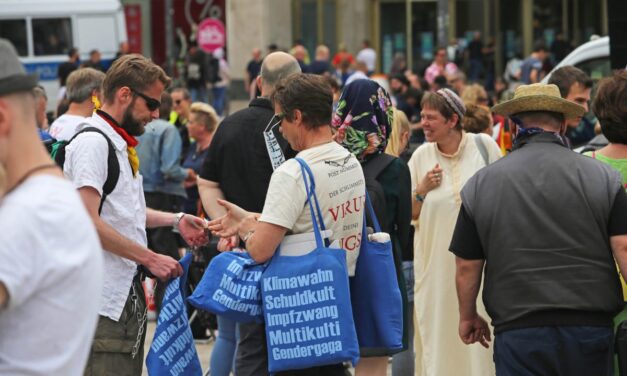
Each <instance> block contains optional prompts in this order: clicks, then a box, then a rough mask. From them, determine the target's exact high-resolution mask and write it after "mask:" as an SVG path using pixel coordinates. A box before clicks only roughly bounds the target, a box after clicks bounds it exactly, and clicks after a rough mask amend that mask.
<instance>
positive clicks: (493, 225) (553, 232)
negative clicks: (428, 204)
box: [450, 84, 627, 376]
mask: <svg viewBox="0 0 627 376" xmlns="http://www.w3.org/2000/svg"><path fill="white" fill-rule="evenodd" d="M493 111H494V112H496V113H498V114H501V115H504V116H509V117H510V118H511V119H512V120H513V121H514V122H515V123H516V124H517V126H516V127H515V128H516V129H515V130H514V132H515V135H516V138H515V141H514V146H513V150H512V153H511V154H509V155H508V156H507V157H506V158H503V159H501V160H499V161H497V162H496V163H494V164H492V165H490V166H488V167H486V168H484V169H482V170H480V171H479V172H477V174H476V175H475V176H473V177H472V178H471V179H470V180H469V181H468V183H467V184H466V186H465V187H464V189H463V190H462V202H463V204H462V208H461V210H460V213H459V217H458V219H457V225H456V228H455V232H454V234H453V239H452V242H451V246H450V250H451V252H453V253H454V254H455V255H456V264H457V272H456V283H457V294H458V299H459V310H460V323H459V335H460V337H461V339H462V341H463V342H464V343H466V344H469V345H470V344H473V343H475V342H479V343H481V344H482V345H484V346H488V342H489V341H490V331H489V328H488V325H487V323H486V321H485V320H484V318H482V317H481V316H479V315H478V314H477V311H476V309H475V302H476V299H477V294H478V291H479V286H480V285H481V277H482V274H483V270H484V266H485V277H484V278H485V279H484V286H483V301H484V303H485V307H486V310H487V312H488V314H489V315H490V318H491V319H492V324H493V326H494V333H495V344H494V346H495V348H494V361H495V363H496V371H497V374H498V375H512V374H516V375H532V374H533V375H548V374H551V375H575V376H576V375H609V374H611V372H612V371H611V370H612V354H613V343H614V335H613V330H612V317H613V316H614V315H615V314H616V313H617V312H619V311H620V309H621V308H622V304H623V302H622V295H621V287H620V282H619V279H618V273H617V272H616V266H615V264H614V259H616V261H617V262H618V265H619V267H620V270H621V272H627V195H626V194H625V190H624V189H623V187H622V184H621V182H622V180H621V177H620V175H619V173H618V172H617V171H615V170H613V169H612V168H609V167H607V166H606V165H604V164H602V163H599V162H597V161H595V160H593V159H592V158H586V157H584V156H581V155H579V154H577V153H574V152H572V151H570V150H569V149H568V148H567V147H566V146H565V144H564V142H563V137H562V135H563V133H564V131H565V129H566V122H565V120H566V119H570V118H574V117H577V116H581V115H582V114H583V112H584V109H583V107H581V106H579V105H577V104H575V103H572V102H569V101H567V100H565V99H562V98H561V97H560V93H559V90H558V88H557V86H555V85H543V84H533V85H524V86H520V87H518V88H517V89H516V92H515V95H514V98H513V99H512V100H510V101H507V102H504V103H501V104H499V105H497V106H495V107H494V108H493ZM504 207H507V210H504ZM612 255H613V256H614V259H613V258H612Z"/></svg>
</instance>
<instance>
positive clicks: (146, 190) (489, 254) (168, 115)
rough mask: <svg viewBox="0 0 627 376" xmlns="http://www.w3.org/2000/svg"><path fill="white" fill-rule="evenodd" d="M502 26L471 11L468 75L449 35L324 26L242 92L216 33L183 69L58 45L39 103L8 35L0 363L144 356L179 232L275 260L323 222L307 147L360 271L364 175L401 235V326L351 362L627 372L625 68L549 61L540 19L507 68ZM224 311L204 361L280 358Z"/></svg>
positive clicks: (437, 370)
mask: <svg viewBox="0 0 627 376" xmlns="http://www.w3.org/2000/svg"><path fill="white" fill-rule="evenodd" d="M274 47H276V46H274ZM490 48H491V47H490V43H488V44H487V47H486V46H484V45H483V42H482V39H481V35H480V34H475V35H474V38H473V41H472V42H471V43H470V44H469V46H468V58H469V60H468V75H466V74H465V73H464V72H463V69H462V68H461V67H460V66H458V64H455V63H454V62H452V61H450V60H449V52H450V51H448V49H447V48H446V47H443V48H438V49H436V51H435V52H434V60H433V62H432V63H431V64H430V65H429V66H427V67H425V69H424V70H423V71H414V70H412V69H407V67H406V66H402V63H399V64H397V65H394V68H395V70H396V71H395V72H391V73H390V74H389V75H388V76H387V79H386V80H381V79H379V78H376V77H374V73H375V71H376V67H377V64H376V57H377V54H376V52H375V51H374V50H373V49H372V48H371V47H370V44H369V43H368V41H364V43H363V46H362V49H361V50H360V51H359V52H358V53H357V54H356V56H353V55H352V54H351V53H350V52H348V50H347V49H346V47H345V46H340V48H339V49H338V53H337V54H336V55H335V56H334V57H333V58H331V56H330V53H329V48H328V47H327V46H324V45H321V46H318V47H317V48H316V51H315V57H314V59H311V58H310V57H309V53H308V51H307V49H306V48H305V47H304V46H303V45H302V44H301V43H297V44H295V45H294V47H293V48H292V49H291V50H290V51H289V52H283V51H273V52H270V53H268V54H267V55H266V56H262V53H261V51H260V50H259V49H255V50H253V52H252V60H251V61H250V62H249V64H248V65H247V70H246V78H245V88H246V90H247V91H248V92H249V93H250V95H251V101H250V103H249V105H248V107H247V108H244V109H242V110H239V111H236V112H234V113H232V114H229V115H228V116H224V115H225V108H226V103H225V95H226V94H225V91H226V87H227V86H228V82H229V73H228V64H227V63H226V60H225V59H224V56H223V51H221V52H220V51H218V52H217V53H216V54H214V56H213V58H207V57H206V55H204V53H202V52H201V51H200V50H199V49H198V48H197V47H196V46H195V45H191V47H190V51H189V59H188V61H187V64H186V65H187V69H186V72H187V73H186V76H185V80H184V81H182V83H183V85H171V82H172V80H171V78H170V77H169V76H168V75H167V74H166V73H165V71H164V70H163V69H162V68H160V67H159V66H157V65H155V64H154V63H153V62H151V61H150V60H149V59H147V58H145V57H143V56H141V55H138V54H128V53H121V54H120V56H119V57H118V58H116V60H115V61H114V62H113V63H112V65H111V67H109V68H108V70H106V73H105V72H103V71H102V70H101V69H98V67H97V66H95V65H89V66H84V67H80V68H78V67H75V69H70V68H69V67H68V66H65V67H64V66H62V67H63V68H62V69H61V68H60V72H59V73H60V75H61V73H63V75H64V79H63V81H62V84H63V85H62V87H63V89H62V91H63V94H62V98H63V102H64V103H65V106H64V107H62V108H61V109H60V110H59V111H58V112H57V114H56V119H55V120H54V121H53V122H51V124H50V126H49V127H48V125H47V123H46V120H45V116H44V117H42V116H41V114H42V113H44V114H45V102H46V100H47V96H46V93H45V91H43V89H42V88H41V87H38V86H37V79H36V77H33V76H31V75H27V74H26V73H25V72H24V68H23V67H22V65H21V64H20V62H19V61H18V58H17V55H16V53H15V49H14V48H13V46H12V45H11V44H10V43H9V42H7V41H4V40H0V226H2V227H3V228H5V229H6V231H3V232H2V235H0V240H2V244H3V245H2V246H0V260H2V262H0V333H2V334H1V335H0V374H42V375H43V374H64V375H79V374H86V375H103V374H129V375H140V374H141V372H142V365H143V361H144V356H143V350H144V341H145V334H146V333H145V330H146V320H147V310H146V300H145V295H144V289H143V286H142V280H143V279H144V278H145V277H146V276H149V277H151V278H156V279H157V280H158V282H157V287H156V291H155V300H156V304H157V307H158V309H159V308H160V302H161V299H162V298H163V294H164V288H165V286H166V283H167V281H168V280H170V279H172V278H174V277H177V276H179V275H181V274H182V269H181V266H180V265H179V263H178V262H177V260H178V259H180V258H181V257H182V256H183V255H184V254H185V252H192V253H194V256H195V260H196V261H197V263H198V264H200V266H198V268H199V270H200V275H202V271H203V270H204V269H203V268H204V267H205V266H206V265H207V263H208V262H209V260H210V259H211V257H212V255H214V254H215V252H218V251H221V252H227V251H230V250H232V249H235V248H244V249H246V250H247V251H248V253H249V254H250V256H251V257H252V258H253V259H254V260H255V261H256V262H259V263H263V262H266V261H268V260H271V259H272V257H273V255H274V254H275V252H276V250H277V247H278V246H279V244H281V242H282V240H283V239H284V238H285V236H287V235H297V234H307V233H311V232H312V231H313V228H314V223H313V222H312V217H311V215H310V211H309V207H308V205H307V201H308V200H309V197H310V196H309V195H308V194H307V191H306V188H305V186H304V185H303V172H302V170H301V165H300V164H299V163H298V162H297V161H296V160H295V159H294V158H295V157H298V158H300V159H301V160H302V161H304V162H305V163H306V164H307V165H308V166H309V168H310V170H311V173H312V176H313V180H314V181H315V194H316V196H317V198H318V201H319V204H320V209H321V214H320V220H321V221H322V222H324V225H325V228H327V229H330V230H332V232H331V235H330V238H329V241H331V242H333V241H338V242H339V245H340V247H341V248H343V249H344V250H345V251H346V265H347V268H346V273H347V275H348V276H349V277H353V276H354V275H355V266H356V263H357V260H358V259H359V249H360V247H359V243H358V242H355V241H354V239H360V238H361V236H362V234H361V231H362V226H363V225H364V223H363V221H364V215H363V211H362V209H363V208H364V201H365V197H366V193H368V194H369V196H370V197H371V199H372V202H373V205H374V211H375V213H376V217H377V218H378V220H379V222H380V223H381V227H382V230H383V231H384V232H386V233H388V234H389V235H390V240H391V243H392V253H393V258H394V267H395V270H396V278H395V281H394V283H397V284H398V287H399V290H400V292H401V296H402V306H403V307H402V308H403V313H404V314H403V317H402V324H403V325H402V327H403V331H402V334H403V341H402V342H403V344H402V349H400V350H399V349H387V348H381V349H374V350H373V349H371V348H368V349H366V348H363V349H361V354H360V357H361V358H360V360H359V362H358V363H357V364H356V366H355V371H354V372H355V375H357V376H369V375H373V376H383V375H386V374H387V369H388V362H389V359H390V358H391V359H392V374H393V375H395V376H404V375H489V374H495V373H496V374H498V375H511V374H557V375H590V374H604V375H606V374H607V375H609V374H612V372H614V367H615V366H614V355H613V354H614V348H615V347H617V348H619V350H620V349H623V350H627V343H622V342H620V341H617V342H616V343H615V341H614V338H615V337H620V336H615V332H614V325H616V326H618V327H619V330H620V325H619V324H620V323H621V322H622V320H623V319H626V318H627V309H625V307H626V306H627V305H626V304H625V302H627V298H624V297H623V292H624V291H627V289H626V288H625V287H627V286H625V284H624V280H623V281H622V283H623V286H622V287H623V288H622V289H621V279H620V275H619V273H618V272H617V266H618V270H619V271H620V273H621V274H622V273H623V272H627V194H626V193H625V189H626V188H627V146H626V145H627V131H626V130H627V126H626V124H627V107H625V106H626V103H627V94H626V93H627V72H626V71H617V72H615V73H614V75H613V76H611V77H607V78H604V79H603V80H601V82H600V83H599V84H598V85H597V92H596V96H595V98H594V101H593V104H592V106H591V108H590V107H589V106H588V103H589V102H590V97H591V89H592V87H593V86H594V83H593V81H592V80H591V79H590V78H589V77H588V76H587V75H586V74H585V73H584V72H583V71H581V70H579V69H577V68H575V67H572V66H566V67H562V68H560V69H558V70H556V71H554V72H553V73H552V74H551V77H550V78H549V82H548V84H540V83H538V81H539V80H541V79H542V77H543V75H544V69H545V68H544V67H543V62H544V61H545V60H546V59H548V58H549V54H548V52H549V51H547V48H546V47H545V46H544V45H543V44H542V43H538V44H537V45H536V46H535V47H534V51H533V53H532V54H531V55H530V56H529V58H527V59H525V60H524V61H522V62H521V64H520V66H519V67H518V68H517V69H514V68H512V67H508V70H509V71H508V72H513V73H511V75H510V77H509V78H508V80H509V82H508V83H509V85H506V84H505V82H504V81H503V80H502V79H501V78H499V77H494V76H490V73H489V71H490V69H493V68H492V66H491V65H490V64H488V63H486V60H485V56H486V54H488V55H489V54H490V53H492V54H493V51H492V52H491V51H490ZM75 52H76V51H74V53H75ZM73 56H74V55H70V62H72V61H73V60H72V59H75V57H73ZM95 57H97V56H95ZM74 62H75V61H74ZM204 64H208V65H207V66H205V65H204ZM195 65H196V66H195ZM211 65H213V66H214V68H215V69H209V67H210V66H211ZM66 71H67V72H66ZM209 72H213V73H211V74H213V75H214V77H213V78H209V77H208V76H207V75H208V74H209ZM480 78H483V79H484V80H485V81H483V82H480ZM514 79H515V80H516V82H513V81H514ZM207 82H210V83H211V85H210V86H207ZM491 82H492V83H491ZM170 86H172V87H170ZM207 88H210V89H211V90H212V91H213V94H212V96H213V102H212V103H213V105H210V104H208V101H209V99H208V95H207ZM223 89H224V90H223ZM388 89H389V90H388ZM593 137H594V138H595V140H593V141H594V142H590V140H591V139H592V138H593ZM599 138H601V140H600V141H599ZM42 141H43V142H42ZM59 141H63V143H59ZM589 142H590V144H588V143H589ZM587 144H588V145H587ZM580 145H587V147H586V150H587V152H586V153H585V154H586V155H582V154H580V153H577V152H574V151H573V150H571V149H572V148H573V147H575V146H580ZM46 147H48V148H49V149H50V150H49V151H51V152H53V155H54V162H53V160H51V158H50V156H49V154H48V152H47V150H46ZM55 148H57V149H55ZM59 155H61V156H62V158H61V157H59ZM55 162H56V163H55ZM59 165H60V166H59ZM210 233H211V234H212V235H213V236H210ZM210 237H211V238H212V239H210ZM449 251H450V252H449ZM191 277H193V276H192V272H191V271H190V278H191ZM197 277H198V278H199V276H197ZM479 294H482V299H478V297H479ZM44 318H45V320H44ZM207 329H209V327H208V325H207V323H206V322H204V321H201V322H200V327H199V328H198V333H196V332H195V333H194V334H195V335H196V334H198V336H199V337H201V336H203V335H206V334H207V333H206V331H207ZM217 329H218V336H217V341H216V344H215V346H214V350H213V354H212V357H211V363H210V365H209V367H210V369H211V375H216V376H221V375H225V376H228V375H229V374H230V373H231V372H232V373H233V374H235V375H237V376H259V375H268V374H269V372H268V346H267V342H266V332H265V325H264V323H263V322H262V323H258V322H251V323H236V322H234V321H232V320H230V319H229V318H227V317H222V316H220V315H218V316H217ZM623 330H626V329H623ZM492 334H493V335H494V344H493V345H492V343H491V342H492ZM619 339H620V338H619ZM619 353H620V352H619ZM618 360H619V362H618V364H619V365H621V364H622V366H624V365H625V364H623V363H622V362H623V361H625V360H627V359H623V358H621V357H620V356H619V359H618ZM346 372H347V367H346V365H344V364H341V363H340V364H326V365H321V366H319V367H314V368H309V369H300V370H291V371H287V372H283V373H279V374H280V375H346V374H347V373H346Z"/></svg>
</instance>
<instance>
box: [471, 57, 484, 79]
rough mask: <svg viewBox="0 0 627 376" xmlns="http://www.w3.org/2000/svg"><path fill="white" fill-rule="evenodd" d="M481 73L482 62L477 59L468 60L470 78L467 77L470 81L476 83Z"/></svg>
mask: <svg viewBox="0 0 627 376" xmlns="http://www.w3.org/2000/svg"><path fill="white" fill-rule="evenodd" d="M482 71H483V62H482V61H481V60H479V59H471V60H470V76H469V77H468V78H469V79H470V81H477V80H479V77H480V76H481V72H482Z"/></svg>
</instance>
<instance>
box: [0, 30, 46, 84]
mask: <svg viewBox="0 0 627 376" xmlns="http://www.w3.org/2000/svg"><path fill="white" fill-rule="evenodd" d="M37 81H39V80H38V78H37V74H29V75H27V74H26V71H25V70H24V67H23V66H22V63H20V61H19V59H18V58H17V52H15V47H13V45H12V44H11V42H9V41H8V40H6V39H2V38H0V95H6V94H11V93H17V92H19V91H28V90H31V89H32V88H34V87H35V86H37Z"/></svg>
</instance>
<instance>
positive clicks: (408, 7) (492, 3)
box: [122, 0, 608, 91]
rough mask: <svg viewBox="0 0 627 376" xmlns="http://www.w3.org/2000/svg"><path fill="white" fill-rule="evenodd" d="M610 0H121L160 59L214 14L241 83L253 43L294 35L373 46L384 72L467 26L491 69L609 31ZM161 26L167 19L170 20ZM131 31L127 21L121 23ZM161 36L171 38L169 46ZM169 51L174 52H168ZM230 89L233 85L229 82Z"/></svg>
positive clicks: (412, 62) (465, 34) (351, 47)
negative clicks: (485, 50)
mask: <svg viewBox="0 0 627 376" xmlns="http://www.w3.org/2000/svg"><path fill="white" fill-rule="evenodd" d="M607 1H608V0H153V1H149V0H123V1H122V2H123V4H125V6H129V7H133V14H134V15H136V14H137V11H138V10H139V11H140V12H141V17H140V18H141V21H138V19H137V17H135V18H134V21H131V22H135V23H139V24H140V25H141V30H140V33H139V34H141V41H142V44H141V45H142V51H143V52H144V53H145V54H146V55H148V56H152V57H153V59H155V61H157V62H159V63H163V64H164V65H167V64H168V57H170V58H171V59H172V61H170V64H174V62H173V60H175V59H176V58H178V57H180V56H181V54H182V53H183V50H184V47H185V46H184V40H185V38H189V37H190V35H191V33H193V32H194V25H195V24H197V23H199V22H200V21H201V20H202V19H204V18H206V17H215V18H221V19H222V20H223V22H224V23H225V25H226V31H227V46H226V51H227V60H228V61H229V64H230V66H231V75H232V78H233V80H234V86H235V87H237V86H238V85H241V80H242V79H243V77H244V71H245V67H246V64H247V63H248V61H249V60H250V58H251V51H252V49H253V48H261V49H262V51H264V53H265V51H266V49H267V46H268V45H270V44H276V45H278V46H279V48H282V49H285V50H288V49H289V48H290V47H291V46H292V45H293V43H294V42H295V41H296V40H301V41H302V43H303V44H304V46H305V47H306V48H307V49H308V51H309V54H310V56H314V51H315V47H316V46H317V45H318V44H320V43H324V44H326V45H327V46H328V47H329V48H330V49H331V53H332V54H334V53H335V52H336V51H337V49H338V45H340V44H344V45H345V46H346V47H347V49H348V51H349V52H352V53H356V52H357V51H358V50H359V49H360V48H361V43H362V41H363V40H364V39H367V40H369V41H370V42H371V44H372V46H373V47H374V48H375V50H376V51H377V53H378V67H377V71H378V72H383V73H386V72H388V71H389V69H390V67H391V64H392V60H393V58H394V56H395V55H397V54H402V55H403V56H404V57H405V59H406V60H407V63H408V66H409V67H413V68H415V69H418V70H419V69H420V68H422V67H424V66H425V64H427V63H428V62H429V61H430V60H431V59H432V58H433V50H434V48H436V47H437V46H447V45H449V44H452V43H453V42H454V43H456V44H459V45H461V46H462V47H463V46H464V45H465V44H467V43H468V41H469V40H470V38H472V35H473V33H474V32H476V31H479V32H481V33H482V37H483V40H484V43H488V42H489V41H490V40H491V39H493V42H494V47H495V55H494V60H495V68H496V71H497V72H502V69H503V67H504V65H505V63H506V61H507V60H508V59H509V58H511V57H513V56H516V55H518V56H521V57H524V56H526V55H528V54H529V53H530V52H531V49H532V46H533V44H534V42H535V41H537V40H544V41H545V43H546V44H547V45H548V46H550V45H551V43H552V42H553V41H554V40H555V39H556V38H557V37H558V35H560V34H561V35H562V36H563V37H564V39H565V40H567V41H569V42H571V43H572V44H573V45H574V46H576V45H579V44H581V43H583V42H585V41H587V40H589V38H590V36H592V35H595V34H596V35H607V34H608V21H607ZM168 24H170V25H169V26H168ZM129 33H130V27H129ZM168 40H169V41H170V42H169V45H168ZM172 55H174V57H172ZM235 91H237V90H235Z"/></svg>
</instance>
